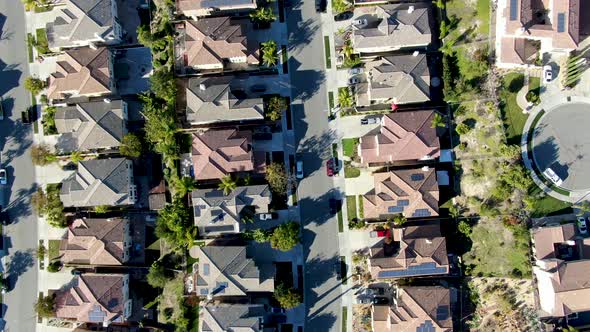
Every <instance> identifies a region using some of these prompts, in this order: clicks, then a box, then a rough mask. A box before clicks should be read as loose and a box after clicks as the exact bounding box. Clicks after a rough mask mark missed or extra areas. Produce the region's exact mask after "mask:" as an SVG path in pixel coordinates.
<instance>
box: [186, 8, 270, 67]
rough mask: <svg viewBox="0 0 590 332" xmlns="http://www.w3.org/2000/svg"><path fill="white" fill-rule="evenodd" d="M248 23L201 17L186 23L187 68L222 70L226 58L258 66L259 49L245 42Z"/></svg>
mask: <svg viewBox="0 0 590 332" xmlns="http://www.w3.org/2000/svg"><path fill="white" fill-rule="evenodd" d="M248 26H249V21H248V20H236V19H232V18H230V17H211V18H203V19H199V20H198V21H186V23H185V34H186V37H185V56H186V59H185V60H186V64H185V65H187V66H191V67H196V68H197V69H199V68H201V67H202V68H203V69H209V68H210V67H211V66H215V67H218V68H223V64H224V62H226V61H229V59H234V60H233V62H235V61H237V60H235V59H236V58H240V59H242V60H240V61H238V62H243V63H248V64H252V65H257V64H258V63H259V60H258V46H257V45H253V44H252V43H250V44H249V43H248V40H247V38H246V29H247V27H248Z"/></svg>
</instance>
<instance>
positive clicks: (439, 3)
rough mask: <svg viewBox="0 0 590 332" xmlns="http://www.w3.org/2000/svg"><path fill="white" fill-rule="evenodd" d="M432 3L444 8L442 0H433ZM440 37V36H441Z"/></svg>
mask: <svg viewBox="0 0 590 332" xmlns="http://www.w3.org/2000/svg"><path fill="white" fill-rule="evenodd" d="M432 3H433V4H434V5H435V6H436V7H437V8H439V9H445V2H444V0H434V1H432ZM441 38H442V37H441Z"/></svg>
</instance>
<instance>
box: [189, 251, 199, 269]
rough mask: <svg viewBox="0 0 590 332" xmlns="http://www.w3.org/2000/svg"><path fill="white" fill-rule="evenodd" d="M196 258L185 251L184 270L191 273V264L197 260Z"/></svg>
mask: <svg viewBox="0 0 590 332" xmlns="http://www.w3.org/2000/svg"><path fill="white" fill-rule="evenodd" d="M198 261H199V259H198V258H193V257H192V256H191V255H189V254H188V252H187V253H186V272H188V273H193V264H194V263H196V262H198Z"/></svg>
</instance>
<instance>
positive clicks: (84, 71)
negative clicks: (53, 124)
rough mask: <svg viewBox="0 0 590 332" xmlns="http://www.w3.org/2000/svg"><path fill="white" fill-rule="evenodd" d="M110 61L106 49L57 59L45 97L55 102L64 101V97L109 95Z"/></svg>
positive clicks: (80, 51)
mask: <svg viewBox="0 0 590 332" xmlns="http://www.w3.org/2000/svg"><path fill="white" fill-rule="evenodd" d="M109 58H110V54H109V50H108V49H107V48H105V47H99V48H98V49H92V48H90V47H81V48H76V49H71V50H67V51H65V53H64V54H61V55H59V56H58V58H57V63H56V72H55V73H53V74H51V75H50V76H49V87H48V88H47V97H48V98H49V99H50V100H54V99H64V98H65V97H66V94H67V95H72V96H75V97H76V96H92V95H105V94H110V93H111V92H112V91H111V89H110V82H111V78H112V73H111V71H110V69H109V61H110V60H109Z"/></svg>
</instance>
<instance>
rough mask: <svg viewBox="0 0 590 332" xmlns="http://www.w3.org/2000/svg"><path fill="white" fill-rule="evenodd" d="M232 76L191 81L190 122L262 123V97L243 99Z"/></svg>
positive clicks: (188, 107)
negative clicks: (233, 82)
mask: <svg viewBox="0 0 590 332" xmlns="http://www.w3.org/2000/svg"><path fill="white" fill-rule="evenodd" d="M233 79H234V78H233V77H231V76H223V77H199V78H191V79H190V80H189V82H188V86H187V98H186V100H187V105H186V112H187V115H186V116H187V120H188V121H189V122H190V123H192V124H194V125H198V124H209V123H220V122H231V121H245V120H262V119H264V109H263V102H262V98H249V97H248V96H241V95H242V94H243V92H242V93H237V91H236V90H235V88H232V86H231V82H232V80H233Z"/></svg>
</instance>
